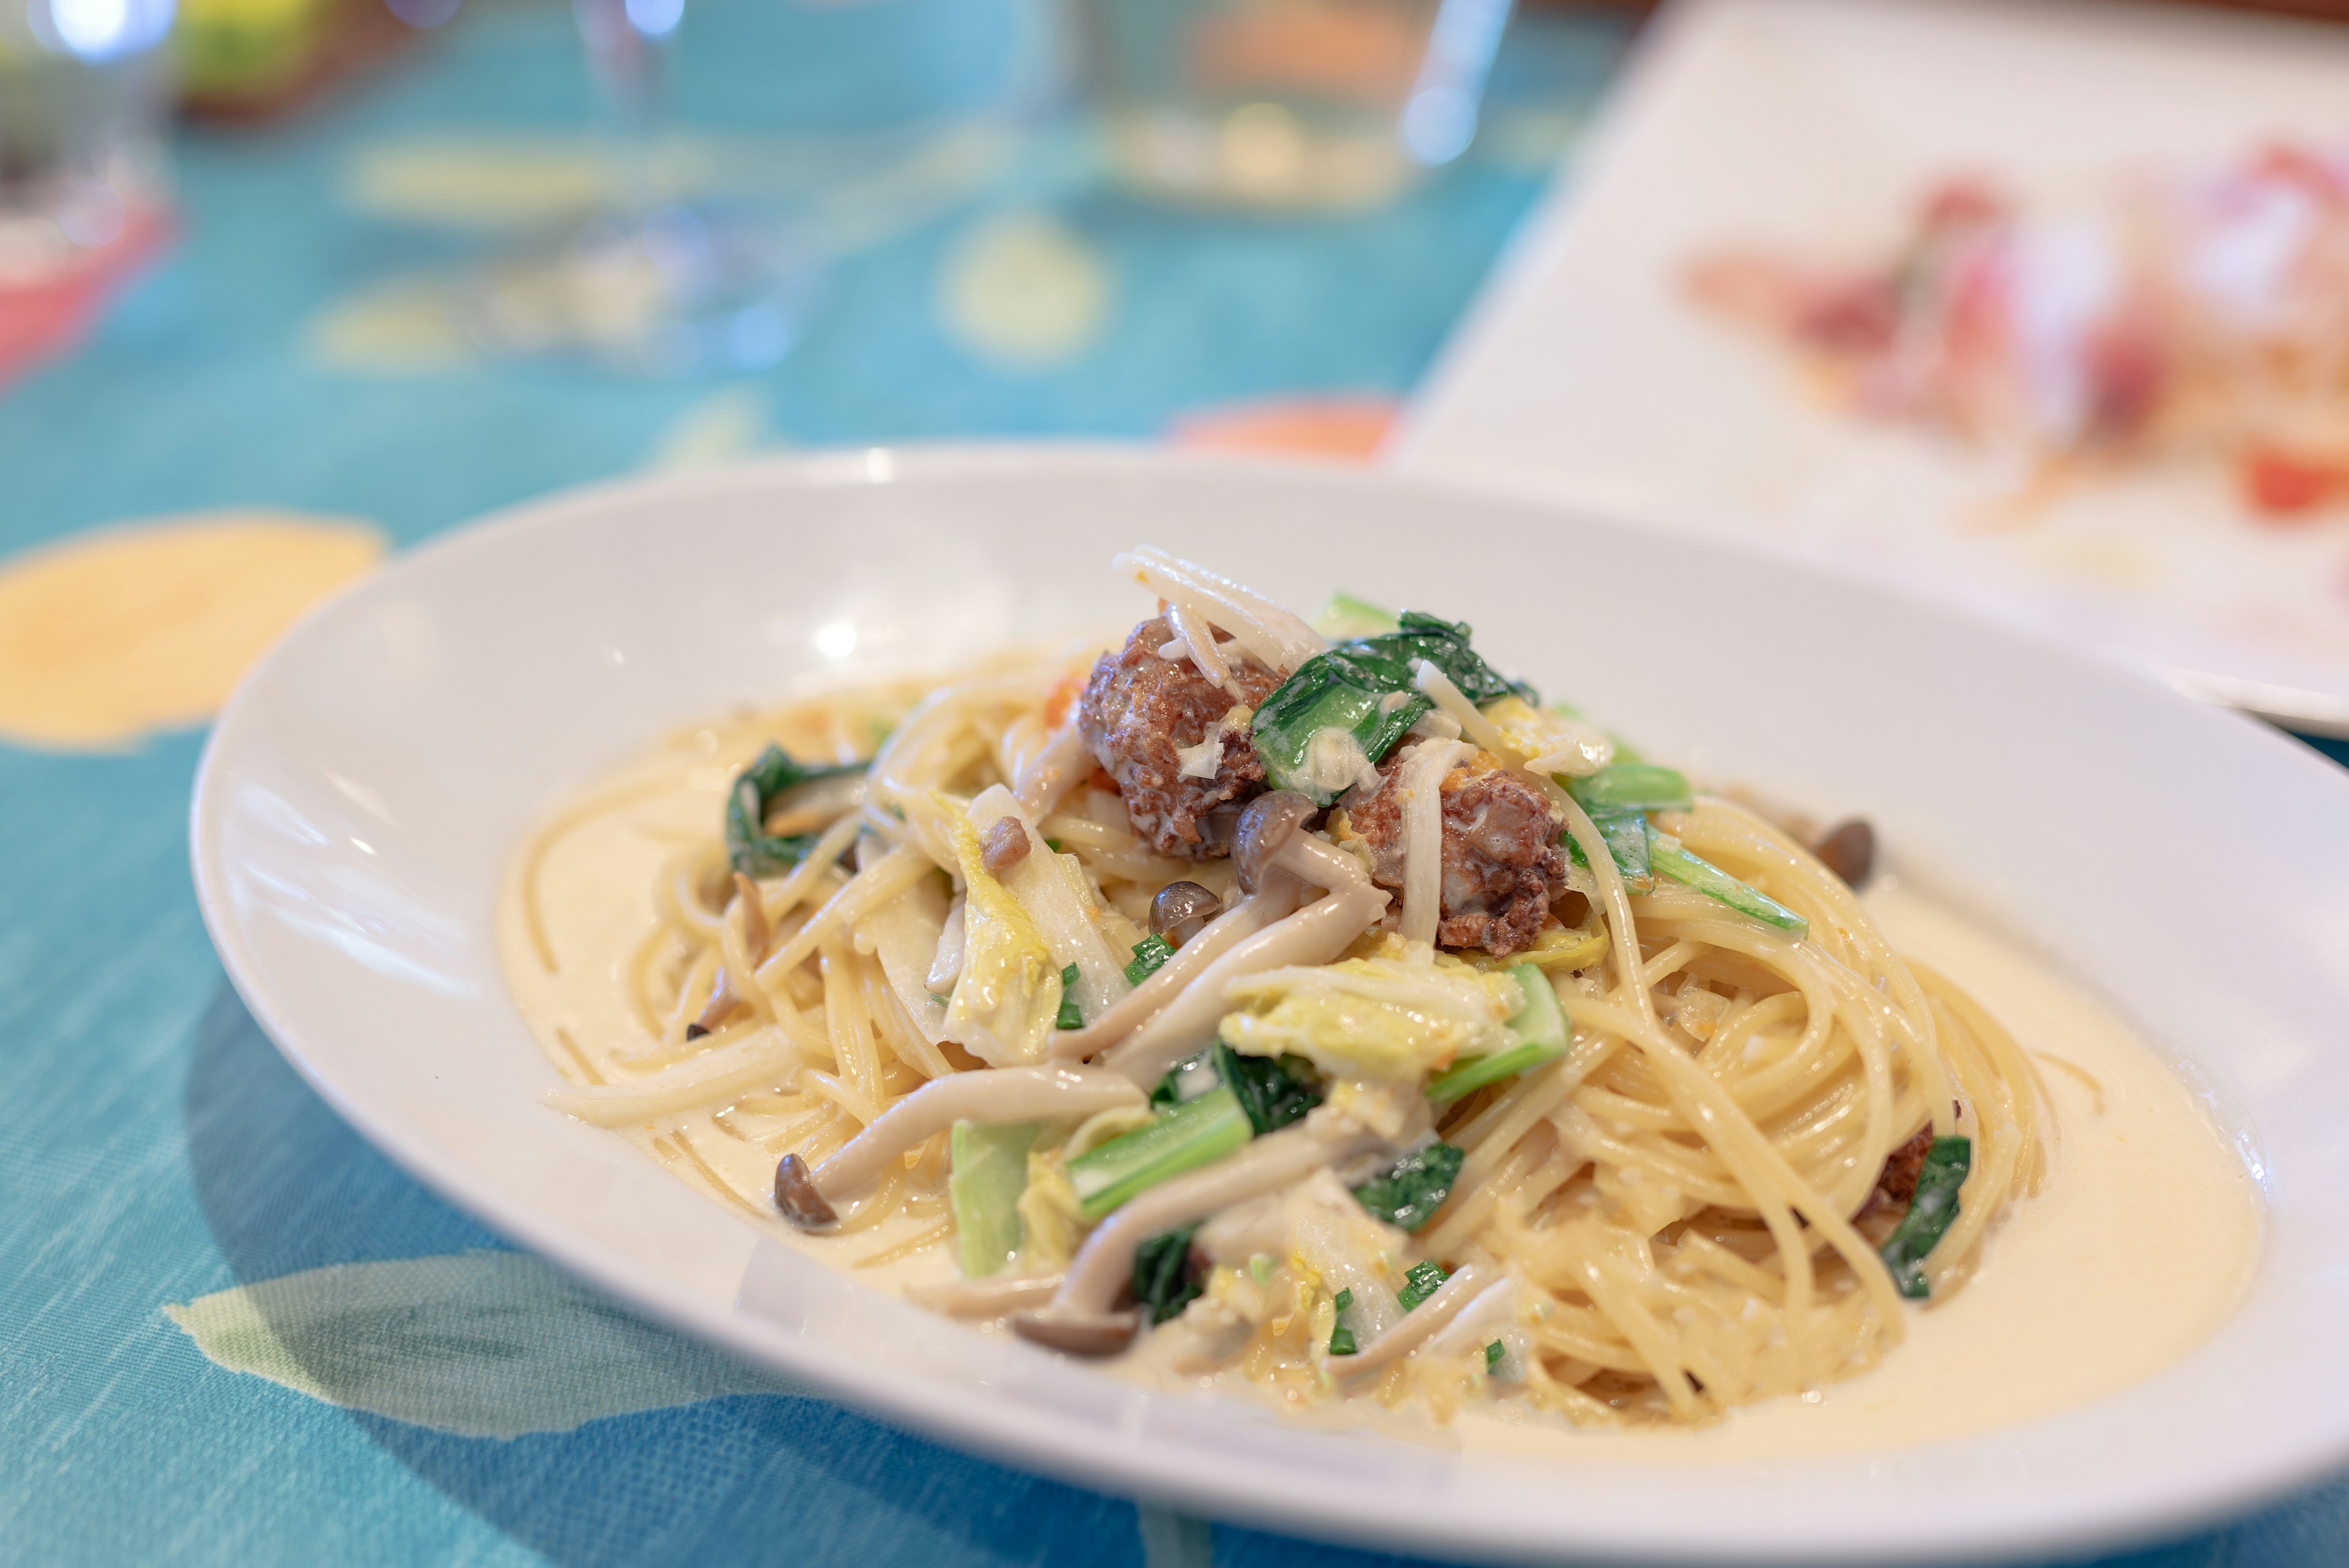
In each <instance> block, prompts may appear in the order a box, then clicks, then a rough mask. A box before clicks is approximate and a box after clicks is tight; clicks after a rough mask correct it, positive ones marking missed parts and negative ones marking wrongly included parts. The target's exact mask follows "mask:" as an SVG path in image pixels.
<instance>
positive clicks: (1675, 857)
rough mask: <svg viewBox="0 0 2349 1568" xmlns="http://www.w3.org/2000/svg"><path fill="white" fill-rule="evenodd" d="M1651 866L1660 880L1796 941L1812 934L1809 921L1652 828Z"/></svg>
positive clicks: (1649, 859)
mask: <svg viewBox="0 0 2349 1568" xmlns="http://www.w3.org/2000/svg"><path fill="white" fill-rule="evenodd" d="M1648 862H1649V864H1650V865H1651V866H1653V867H1655V868H1656V872H1657V874H1658V875H1659V876H1663V877H1671V879H1672V880H1673V881H1675V882H1678V883H1681V884H1682V885H1683V886H1685V887H1690V888H1695V889H1696V890H1697V891H1698V892H1700V893H1702V894H1703V895H1704V896H1705V897H1706V898H1716V899H1719V900H1720V901H1721V902H1722V903H1724V904H1726V905H1728V906H1729V907H1730V908H1731V909H1734V910H1736V911H1737V912H1738V913H1739V914H1741V915H1751V916H1753V917H1754V919H1757V920H1766V921H1768V922H1769V923H1770V924H1772V925H1774V926H1776V927H1778V928H1780V929H1783V930H1788V931H1792V932H1793V933H1794V934H1795V936H1797V937H1806V936H1808V935H1810V934H1811V922H1810V921H1808V920H1806V919H1804V918H1803V917H1802V916H1800V915H1798V914H1796V913H1795V911H1794V910H1792V909H1788V908H1786V906H1785V905H1784V904H1782V903H1780V902H1778V900H1777V899H1775V898H1772V897H1770V895H1769V894H1767V893H1764V892H1763V891H1762V890H1761V889H1760V888H1755V887H1753V886H1752V885H1750V884H1748V883H1744V882H1741V881H1739V880H1738V879H1737V878H1736V877H1732V876H1731V875H1730V874H1729V873H1728V872H1726V871H1723V869H1722V868H1721V867H1718V866H1715V865H1714V864H1713V862H1712V861H1710V860H1705V859H1702V858H1700V857H1697V856H1694V855H1692V854H1690V853H1689V852H1688V851H1687V850H1685V849H1683V848H1682V847H1681V841H1680V840H1679V839H1677V838H1674V837H1673V836H1671V834H1669V833H1658V832H1657V831H1656V830H1655V829H1654V828H1652V827H1651V828H1650V829H1649V830H1648Z"/></svg>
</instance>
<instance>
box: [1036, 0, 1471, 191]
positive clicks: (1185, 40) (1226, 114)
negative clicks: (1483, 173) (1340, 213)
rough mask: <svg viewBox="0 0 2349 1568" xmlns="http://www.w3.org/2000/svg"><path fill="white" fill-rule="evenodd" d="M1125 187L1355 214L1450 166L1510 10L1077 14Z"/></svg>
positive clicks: (1100, 2)
mask: <svg viewBox="0 0 2349 1568" xmlns="http://www.w3.org/2000/svg"><path fill="white" fill-rule="evenodd" d="M1081 6H1082V10H1081V15H1082V16H1083V18H1084V23H1085V31H1086V38H1085V54H1086V64H1087V67H1088V69H1089V72H1090V74H1091V77H1092V87H1093V90H1094V92H1095V95H1096V96H1097V98H1098V99H1099V101H1100V104H1101V108H1102V113H1103V115H1104V116H1105V118H1106V120H1107V125H1108V131H1109V139H1110V148H1111V156H1112V160H1113V161H1114V164H1115V166H1116V168H1117V170H1118V171H1119V173H1120V174H1121V175H1122V176H1123V177H1124V178H1125V179H1126V180H1127V181H1129V182H1132V183H1133V184H1135V185H1137V186H1140V187H1141V188H1143V189H1144V190H1147V191H1151V192H1155V193H1157V194H1161V195H1164V196H1170V197H1173V198H1174V199H1177V200H1184V201H1195V202H1211V203H1216V204H1219V205H1239V206H1263V207H1307V208H1312V207H1321V208H1345V207H1366V206H1372V205H1375V204H1377V203H1379V202H1384V201H1386V200H1388V199H1390V198H1392V196H1394V195H1395V194H1397V193H1398V192H1401V191H1402V189H1403V188H1404V187H1405V186H1406V185H1407V184H1409V183H1410V182H1411V181H1412V180H1413V178H1414V177H1415V176H1416V175H1417V174H1419V173H1420V172H1421V171H1424V170H1427V169H1431V168H1433V167H1435V166H1437V165H1440V164H1444V163H1448V162H1450V161H1452V160H1453V159H1454V158H1457V157H1458V156H1459V155H1460V154H1461V153H1462V152H1463V151H1465V150H1466V149H1467V146H1468V143H1469V141H1470V140H1471V139H1472V138H1473V137H1474V136H1475V130H1476V106H1477V101H1478V99H1480V98H1481V97H1482V95H1483V93H1484V88H1485V72H1486V70H1487V68H1488V67H1490V66H1491V64H1492V59H1493V51H1494V49H1495V47H1496V46H1497V45H1498V44H1499V42H1500V36H1501V29H1502V27H1503V26H1504V25H1505V24H1506V22H1507V20H1508V14H1509V0H1081Z"/></svg>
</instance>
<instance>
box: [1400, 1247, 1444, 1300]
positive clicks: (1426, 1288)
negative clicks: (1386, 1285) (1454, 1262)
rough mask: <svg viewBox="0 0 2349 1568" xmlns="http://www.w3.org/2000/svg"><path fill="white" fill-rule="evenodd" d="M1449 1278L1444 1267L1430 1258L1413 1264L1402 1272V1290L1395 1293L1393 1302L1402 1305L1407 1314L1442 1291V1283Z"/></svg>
mask: <svg viewBox="0 0 2349 1568" xmlns="http://www.w3.org/2000/svg"><path fill="white" fill-rule="evenodd" d="M1451 1277H1452V1276H1451V1275H1450V1274H1447V1273H1445V1272H1444V1265H1443V1264H1441V1263H1439V1262H1435V1261H1434V1260H1433V1259H1432V1258H1431V1259H1426V1260H1423V1261H1422V1262H1416V1263H1413V1265H1412V1266H1411V1267H1410V1268H1408V1269H1406V1270H1404V1271H1403V1276H1402V1289H1401V1290H1399V1291H1397V1292H1395V1300H1397V1301H1399V1302H1401V1303H1402V1310H1403V1311H1405V1312H1409V1311H1410V1310H1411V1309H1412V1308H1413V1307H1415V1306H1417V1305H1418V1304H1419V1303H1422V1302H1423V1301H1425V1300H1426V1299H1427V1298H1428V1297H1430V1296H1432V1295H1433V1294H1434V1293H1436V1292H1437V1291H1439V1290H1441V1289H1443V1288H1444V1281H1446V1280H1448V1279H1450V1278H1451Z"/></svg>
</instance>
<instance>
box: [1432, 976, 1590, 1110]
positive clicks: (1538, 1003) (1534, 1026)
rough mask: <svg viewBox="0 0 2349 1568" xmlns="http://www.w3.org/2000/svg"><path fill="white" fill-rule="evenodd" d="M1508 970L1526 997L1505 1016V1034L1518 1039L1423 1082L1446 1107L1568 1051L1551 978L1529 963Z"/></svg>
mask: <svg viewBox="0 0 2349 1568" xmlns="http://www.w3.org/2000/svg"><path fill="white" fill-rule="evenodd" d="M1509 974H1510V976H1511V978H1513V979H1514V980H1516V982H1517V989H1518V990H1520V991H1521V992H1524V993H1525V998H1526V1000H1525V1002H1524V1004H1523V1005H1522V1006H1520V1007H1519V1008H1518V1009H1517V1011H1516V1012H1514V1013H1512V1014H1511V1015H1510V1016H1509V1022H1508V1030H1509V1038H1510V1039H1511V1040H1513V1041H1515V1042H1516V1044H1513V1045H1510V1046H1508V1047H1506V1049H1503V1050H1500V1051H1496V1052H1494V1053H1493V1054H1490V1055H1487V1056H1472V1057H1470V1058H1469V1059H1468V1060H1467V1061H1465V1062H1459V1063H1455V1064H1453V1066H1452V1068H1451V1069H1450V1070H1449V1071H1447V1072H1445V1073H1444V1074H1443V1075H1440V1076H1438V1077H1436V1078H1434V1079H1433V1080H1432V1081H1431V1082H1430V1083H1429V1084H1428V1085H1427V1097H1428V1098H1429V1099H1431V1100H1433V1101H1434V1102H1435V1103H1436V1104H1437V1105H1439V1106H1448V1105H1450V1104H1451V1103H1452V1102H1453V1101H1454V1100H1460V1099H1465V1098H1467V1096H1470V1095H1473V1094H1475V1092H1476V1091H1477V1090H1479V1089H1481V1088H1483V1087H1484V1086H1485V1085H1487V1084H1497V1083H1499V1082H1500V1081H1501V1080H1502V1079H1504V1078H1514V1077H1516V1075H1518V1074H1520V1073H1523V1072H1526V1070H1528V1069H1529V1068H1533V1067H1537V1066H1539V1065H1541V1064H1543V1063H1544V1062H1551V1061H1555V1060H1557V1058H1558V1057H1560V1056H1563V1055H1565V1054H1566V1047H1567V1044H1568V1033H1567V1027H1566V1013H1565V1012H1564V1010H1563V1009H1561V1008H1560V1007H1559V1006H1558V1004H1557V992H1556V991H1555V990H1553V989H1552V988H1551V986H1550V983H1549V977H1548V976H1547V975H1546V974H1544V973H1543V972H1542V971H1540V970H1539V969H1537V968H1536V967H1535V966H1534V965H1532V964H1529V963H1521V964H1518V965H1516V967H1515V968H1513V969H1511V970H1510V971H1509Z"/></svg>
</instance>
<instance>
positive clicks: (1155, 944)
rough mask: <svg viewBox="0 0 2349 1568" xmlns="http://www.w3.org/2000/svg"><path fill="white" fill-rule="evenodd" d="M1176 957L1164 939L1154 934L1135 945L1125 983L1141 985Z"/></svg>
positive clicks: (1127, 968) (1126, 968)
mask: <svg viewBox="0 0 2349 1568" xmlns="http://www.w3.org/2000/svg"><path fill="white" fill-rule="evenodd" d="M1173 957H1174V948H1173V947H1172V946H1170V945H1169V944H1168V942H1167V940H1166V939H1165V938H1164V937H1162V936H1159V935H1157V934H1156V933H1155V932H1154V933H1152V934H1151V935H1149V936H1146V937H1144V938H1143V939H1142V940H1140V941H1138V942H1136V943H1134V944H1133V962H1132V963H1130V964H1127V965H1126V966H1125V983H1126V984H1128V985H1140V984H1141V983H1142V982H1143V981H1145V980H1148V979H1149V978H1150V977H1151V976H1152V975H1154V974H1156V973H1157V972H1158V971H1159V968H1160V967H1161V966H1162V965H1164V963H1165V962H1166V961H1167V960H1168V959H1171V958H1173Z"/></svg>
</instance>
